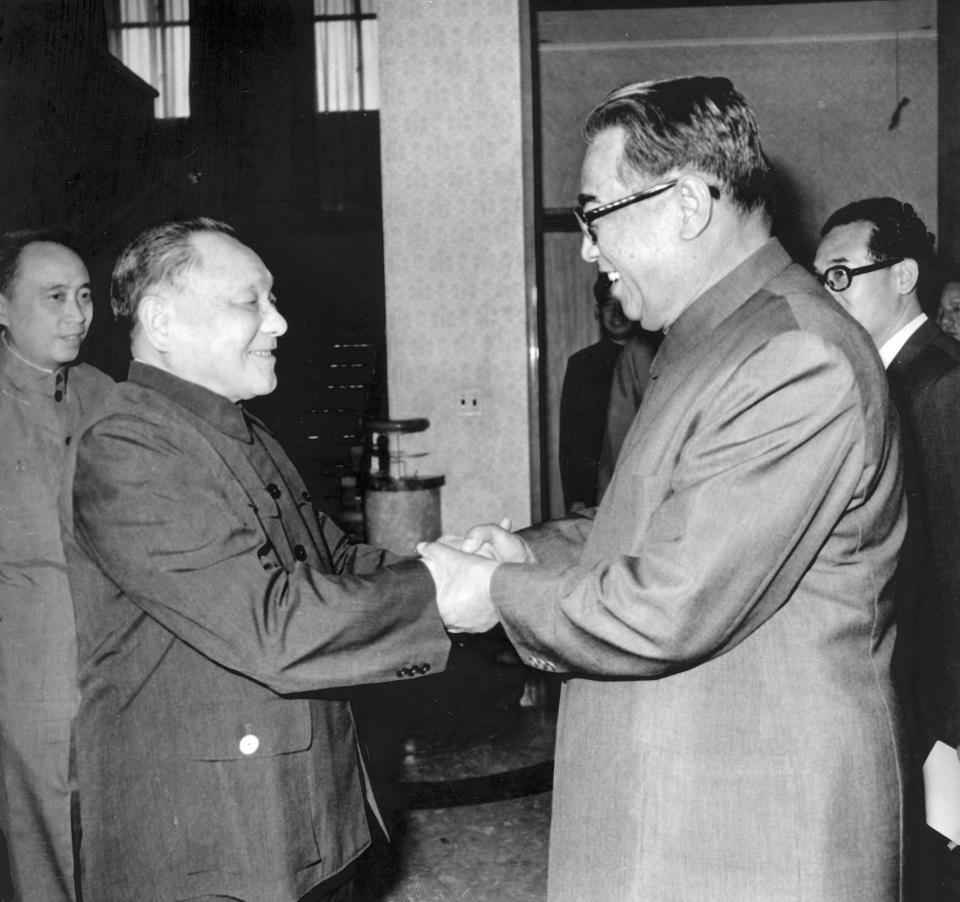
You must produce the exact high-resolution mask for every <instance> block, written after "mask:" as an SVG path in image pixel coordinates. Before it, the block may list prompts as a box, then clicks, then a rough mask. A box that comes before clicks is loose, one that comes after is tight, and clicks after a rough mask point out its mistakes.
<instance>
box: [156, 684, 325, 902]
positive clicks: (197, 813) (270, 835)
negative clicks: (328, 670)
mask: <svg viewBox="0 0 960 902" xmlns="http://www.w3.org/2000/svg"><path fill="white" fill-rule="evenodd" d="M224 707H225V708H226V710H224V709H221V708H217V707H216V706H210V707H209V709H208V710H207V711H206V712H205V715H201V716H199V717H195V718H194V722H193V724H192V725H191V729H190V730H189V736H188V737H185V738H183V739H182V740H181V742H182V746H181V757H180V758H179V768H178V769H177V771H176V773H169V774H168V777H169V780H170V784H169V785H170V786H171V787H172V788H173V791H174V792H175V793H176V798H177V801H176V806H177V810H176V812H175V816H174V823H179V824H180V829H179V830H178V831H177V836H178V842H179V843H182V846H181V848H180V852H179V854H180V855H182V856H183V859H182V860H183V861H184V864H185V867H186V873H187V874H192V875H194V876H195V877H197V876H198V875H202V874H205V873H210V872H220V873H223V872H231V873H233V874H247V875H260V878H263V879H265V878H264V875H268V876H269V875H271V874H274V873H275V872H277V871H278V869H279V870H280V871H285V872H286V873H295V872H296V871H298V870H301V869H303V868H305V867H310V866H313V865H315V864H316V863H317V862H318V861H319V860H320V857H321V856H320V850H319V847H318V845H317V841H316V825H315V823H314V821H315V808H316V804H317V803H316V798H315V797H316V794H317V791H318V789H317V786H316V771H317V761H316V760H315V759H316V757H317V750H315V749H314V748H313V747H312V746H313V743H312V732H313V729H312V715H311V711H310V703H309V702H308V701H306V700H305V699H283V698H279V697H277V698H276V699H264V698H258V699H254V700H251V701H241V702H236V703H233V704H230V703H228V704H227V705H225V706H224ZM260 878H258V879H260ZM250 879H253V877H251V878H250ZM201 885H202V884H197V886H201ZM197 886H194V887H193V889H196V888H197ZM208 891H209V890H207V889H204V892H208Z"/></svg>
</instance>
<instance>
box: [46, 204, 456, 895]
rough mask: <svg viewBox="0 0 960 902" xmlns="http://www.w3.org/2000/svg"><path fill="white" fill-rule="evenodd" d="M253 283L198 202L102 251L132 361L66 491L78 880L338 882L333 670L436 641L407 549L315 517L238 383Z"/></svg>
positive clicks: (246, 374) (262, 375)
mask: <svg viewBox="0 0 960 902" xmlns="http://www.w3.org/2000/svg"><path fill="white" fill-rule="evenodd" d="M271 285H272V277H271V276H270V273H269V271H268V270H267V269H266V267H265V266H264V264H263V262H262V261H261V260H260V258H259V257H258V256H257V255H256V254H255V253H254V252H253V251H252V250H250V248H248V247H246V246H244V245H243V244H241V243H240V242H239V241H238V240H236V238H234V237H233V235H232V230H230V229H229V227H227V226H225V225H223V224H222V223H218V222H215V221H213V220H208V219H197V220H189V221H184V222H173V223H167V224H164V225H161V226H158V227H156V228H153V229H150V230H147V231H146V232H145V233H143V234H141V235H140V236H139V237H137V238H136V239H134V241H133V242H132V243H131V244H130V245H129V246H128V247H127V249H126V250H125V251H124V252H123V254H122V255H121V257H120V259H119V261H118V263H117V266H116V268H115V270H114V277H113V287H112V291H113V305H114V310H115V311H116V312H117V313H118V314H120V315H122V316H126V317H128V318H130V320H131V322H132V330H133V331H132V335H133V353H134V363H133V364H132V366H131V368H130V375H129V380H128V381H127V382H126V383H123V384H120V385H118V386H117V387H116V389H115V390H114V391H113V393H112V394H111V395H109V396H108V397H107V398H106V399H105V401H104V404H103V407H102V409H101V411H100V412H99V415H98V416H97V417H95V418H94V419H93V420H92V422H91V423H90V424H89V426H88V428H87V429H86V430H85V431H84V433H83V434H82V436H81V437H80V438H79V441H78V442H76V443H75V444H76V446H77V451H76V470H75V476H74V479H73V491H72V510H70V509H69V508H68V509H67V510H65V511H64V520H65V530H66V532H67V534H68V537H67V538H66V541H65V544H66V550H67V559H68V564H69V575H70V583H71V586H72V589H73V593H74V604H75V607H76V616H77V630H78V636H79V658H80V687H81V691H82V700H81V704H80V712H79V714H78V718H77V731H76V736H77V759H78V779H79V792H80V803H81V812H82V827H83V844H82V850H81V851H82V855H81V857H82V866H83V890H84V898H86V899H88V900H95V902H161V900H162V902H166V900H180V899H212V898H230V899H240V900H247V902H253V900H258V902H259V900H271V902H294V900H298V899H301V898H303V899H310V900H311V902H313V900H320V899H337V900H341V899H348V898H350V893H351V868H352V863H353V862H354V861H355V860H356V858H357V856H358V855H359V854H360V853H361V852H362V851H363V849H364V848H365V847H366V846H367V845H368V843H369V840H370V837H369V831H368V827H367V817H366V812H365V795H366V802H367V804H369V805H370V807H371V808H373V809H374V810H376V809H375V803H374V801H373V799H372V798H371V797H370V796H369V794H368V793H367V791H366V783H365V780H364V777H363V774H362V768H361V764H360V757H359V752H358V747H357V740H356V735H355V732H354V726H353V721H352V716H351V712H350V706H349V704H348V702H347V701H345V700H344V698H343V691H342V689H341V688H340V687H345V686H349V685H351V684H356V683H372V682H382V681H385V680H395V679H407V678H417V677H419V676H421V675H423V674H426V673H432V672H436V671H438V670H442V669H443V667H444V665H445V662H446V658H447V653H448V640H447V636H446V633H445V632H444V629H443V625H442V622H441V619H440V616H439V614H438V611H437V607H436V604H435V602H434V597H435V593H434V586H433V583H432V581H431V578H430V574H429V572H428V571H427V568H426V567H424V565H423V564H421V563H419V562H417V561H415V560H410V561H406V562H392V561H390V560H389V559H388V557H387V555H386V554H385V553H384V552H381V551H379V550H377V549H374V548H370V547H367V546H363V545H356V544H354V543H353V542H351V541H350V540H348V539H347V537H346V536H345V535H344V534H343V533H342V532H341V531H340V530H339V529H338V528H337V527H336V526H335V525H334V524H333V523H332V522H331V521H329V520H328V519H326V518H325V517H322V516H320V517H319V518H318V516H317V515H316V513H315V512H314V509H313V508H312V506H311V503H310V498H309V496H308V494H307V492H306V490H305V488H304V485H303V482H302V481H301V479H300V477H299V475H298V474H297V472H296V470H295V469H294V467H293V465H292V464H291V463H290V461H289V459H288V458H287V457H286V455H285V454H284V452H283V450H282V449H281V448H280V446H279V445H278V443H277V442H276V440H275V439H274V438H273V437H272V436H271V435H270V433H269V432H268V431H267V430H266V429H265V428H264V427H263V425H262V424H260V423H259V422H258V421H257V420H256V419H254V418H253V417H251V416H249V415H248V414H247V413H246V412H245V411H244V410H243V408H242V407H241V406H239V405H238V404H237V403H236V402H238V401H240V400H242V399H245V398H250V397H254V396H256V395H262V394H266V393H267V392H269V391H271V390H272V389H273V388H274V386H275V384H276V379H275V376H274V364H275V350H276V347H277V340H278V338H279V337H280V336H281V335H282V334H283V333H284V331H286V322H285V320H284V319H283V317H282V316H281V315H280V314H279V312H278V311H277V309H276V306H275V302H274V297H273V294H272V291H271Z"/></svg>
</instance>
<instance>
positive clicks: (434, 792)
mask: <svg viewBox="0 0 960 902" xmlns="http://www.w3.org/2000/svg"><path fill="white" fill-rule="evenodd" d="M554 730H555V716H554V714H553V712H552V710H550V709H543V708H523V709H521V715H520V718H519V720H518V721H517V722H516V723H514V724H512V725H511V728H510V729H509V730H508V731H507V732H506V733H504V734H503V735H501V736H498V737H496V738H494V739H492V740H490V741H488V742H483V743H479V744H477V745H474V746H472V747H470V748H467V749H464V750H462V751H456V752H448V753H444V754H434V755H424V756H421V757H419V758H416V757H408V758H407V759H406V760H405V761H404V763H403V768H402V771H401V775H402V782H401V784H400V787H399V805H398V808H399V810H398V813H397V814H396V815H395V817H394V821H395V827H394V841H393V843H392V844H391V846H390V847H385V846H383V845H379V846H377V847H376V848H375V849H374V850H373V851H372V853H371V854H370V855H369V856H368V857H367V858H366V859H365V860H364V862H363V866H362V869H361V876H360V880H359V885H358V893H357V898H358V902H453V900H471V902H543V900H544V899H545V898H546V889H547V840H548V836H549V823H550V792H549V787H550V777H551V770H552V765H551V761H550V757H551V755H552V751H553V736H554Z"/></svg>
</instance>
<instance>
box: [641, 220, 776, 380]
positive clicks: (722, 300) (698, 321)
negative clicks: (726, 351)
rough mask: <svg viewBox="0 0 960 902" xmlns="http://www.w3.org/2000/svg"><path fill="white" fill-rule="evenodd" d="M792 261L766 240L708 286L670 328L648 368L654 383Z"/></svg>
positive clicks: (773, 241)
mask: <svg viewBox="0 0 960 902" xmlns="http://www.w3.org/2000/svg"><path fill="white" fill-rule="evenodd" d="M792 262H793V261H792V260H791V259H790V255H789V254H788V253H787V252H786V251H785V250H784V249H783V246H782V245H781V244H780V242H779V241H778V240H777V239H776V238H771V239H769V240H768V241H767V242H766V243H764V244H763V245H762V246H761V247H760V248H758V249H757V250H756V251H754V252H753V253H752V254H751V255H750V256H749V257H747V259H746V260H744V261H743V262H742V263H741V264H740V265H739V266H737V267H736V268H735V269H733V270H731V271H730V272H728V273H727V274H726V275H725V276H724V277H723V278H722V279H721V280H720V281H719V282H715V283H714V284H713V285H711V286H710V287H709V288H708V289H707V290H706V291H705V292H704V293H703V294H701V295H700V296H699V297H698V298H697V299H696V300H695V301H694V302H693V303H692V304H691V305H690V306H689V307H687V309H686V310H684V311H683V313H681V314H680V316H679V317H678V318H677V320H676V321H675V322H674V323H673V325H672V326H670V328H669V330H668V331H667V332H666V335H665V336H664V339H663V343H662V344H661V345H660V350H659V351H658V352H657V356H656V357H654V359H653V363H651V365H650V375H651V376H652V377H653V378H654V379H656V378H657V377H658V376H659V375H660V374H661V373H662V372H663V371H664V370H665V369H666V368H667V367H668V366H670V365H671V364H672V363H674V362H675V361H677V360H679V359H680V358H681V357H684V356H686V354H687V353H688V352H689V351H691V350H692V349H693V348H694V347H695V346H696V345H697V344H699V343H700V342H701V341H703V340H704V339H705V338H706V336H707V335H708V334H709V333H710V332H712V331H713V330H714V329H715V328H716V327H717V326H719V325H720V323H722V322H723V321H724V320H725V319H726V318H727V317H728V316H730V315H731V314H732V313H734V312H735V311H736V310H737V309H739V308H740V307H742V306H743V305H744V304H745V303H746V302H747V300H748V299H749V298H751V297H753V295H755V294H756V293H757V292H758V291H759V290H760V289H761V288H763V286H764V285H766V284H767V282H769V281H770V280H771V279H772V278H773V277H774V276H776V275H778V274H779V273H781V272H783V270H785V269H786V268H787V267H788V266H789V265H790V264H791V263H792Z"/></svg>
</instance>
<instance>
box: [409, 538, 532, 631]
mask: <svg viewBox="0 0 960 902" xmlns="http://www.w3.org/2000/svg"><path fill="white" fill-rule="evenodd" d="M417 552H418V553H419V554H420V555H421V557H422V559H423V562H424V564H426V565H427V568H428V569H429V570H430V575H431V576H432V577H433V581H434V583H435V584H436V587H437V607H438V608H439V610H440V617H441V618H442V619H443V623H444V625H445V626H446V628H447V629H448V630H449V631H450V632H452V633H482V632H486V631H487V630H490V629H493V627H495V626H496V625H497V622H498V621H499V619H500V618H499V616H498V615H497V611H496V608H494V606H493V603H492V602H491V600H490V580H491V579H492V578H493V572H494V570H496V569H497V567H499V566H500V564H501V563H504V562H510V563H516V564H533V563H536V558H535V557H534V555H533V552H532V551H531V550H530V546H529V545H527V543H526V542H525V541H524V540H523V539H521V538H520V536H518V535H515V534H514V533H512V532H511V531H510V521H509V520H501V521H500V523H499V525H497V524H494V523H484V524H481V525H479V526H474V527H473V528H472V529H470V530H468V531H467V533H466V535H464V536H441V538H439V539H437V540H436V541H435V542H421V543H420V544H419V545H417Z"/></svg>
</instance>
